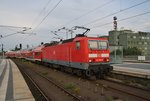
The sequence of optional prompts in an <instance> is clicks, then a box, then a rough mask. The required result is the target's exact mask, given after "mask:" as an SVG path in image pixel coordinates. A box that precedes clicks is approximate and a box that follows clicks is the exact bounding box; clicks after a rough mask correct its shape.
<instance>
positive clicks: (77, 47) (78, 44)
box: [76, 41, 80, 50]
mask: <svg viewBox="0 0 150 101" xmlns="http://www.w3.org/2000/svg"><path fill="white" fill-rule="evenodd" d="M76 49H78V50H79V49H80V41H77V42H76Z"/></svg>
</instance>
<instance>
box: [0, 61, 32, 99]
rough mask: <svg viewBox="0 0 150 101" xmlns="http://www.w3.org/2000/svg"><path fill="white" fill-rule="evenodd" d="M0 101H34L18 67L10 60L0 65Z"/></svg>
mask: <svg viewBox="0 0 150 101" xmlns="http://www.w3.org/2000/svg"><path fill="white" fill-rule="evenodd" d="M0 101H35V99H34V97H33V95H32V93H31V91H30V89H29V88H28V86H27V84H26V82H25V80H24V78H23V76H22V74H21V73H20V71H19V69H18V67H17V66H16V64H15V63H14V62H13V61H12V60H10V59H3V60H2V61H1V63H0Z"/></svg>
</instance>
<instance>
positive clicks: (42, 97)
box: [19, 68, 51, 101]
mask: <svg viewBox="0 0 150 101" xmlns="http://www.w3.org/2000/svg"><path fill="white" fill-rule="evenodd" d="M19 69H20V71H21V73H22V74H23V75H24V76H26V77H27V78H28V79H29V80H30V81H31V83H32V84H33V85H34V87H35V88H36V90H38V92H39V93H40V94H39V95H40V97H41V99H42V100H43V101H51V100H50V98H48V97H47V96H46V95H45V93H44V92H43V91H42V89H41V88H40V87H39V86H38V85H37V84H36V83H35V82H34V80H33V79H32V78H31V77H30V76H29V75H28V74H27V73H26V72H25V71H24V70H23V69H22V68H19Z"/></svg>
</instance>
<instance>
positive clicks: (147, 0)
mask: <svg viewBox="0 0 150 101" xmlns="http://www.w3.org/2000/svg"><path fill="white" fill-rule="evenodd" d="M149 1H150V0H145V1H143V2H140V3H138V4H135V5H133V6H130V7H127V8H124V9H122V10H119V11H117V12H114V13H111V14H108V15H106V16H104V17H101V18H98V19H95V20H93V21H90V22H88V23H86V24H84V25H82V26H87V25H89V24H92V23H95V22H97V21H100V20H103V19H105V18H107V17H109V16H112V15H115V14H118V13H121V12H123V11H126V10H129V9H131V8H134V7H136V6H139V5H142V4H144V3H147V2H149Z"/></svg>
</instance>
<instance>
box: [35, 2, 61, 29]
mask: <svg viewBox="0 0 150 101" xmlns="http://www.w3.org/2000/svg"><path fill="white" fill-rule="evenodd" d="M61 2H62V0H59V2H58V3H57V4H56V5H55V6H54V7H53V8H52V9H51V10H50V11H49V12H48V14H47V15H46V16H45V17H44V18H43V19H42V20H41V22H40V23H39V24H38V25H37V26H36V27H35V28H34V29H33V31H35V30H36V29H37V28H38V27H39V26H40V25H41V24H42V23H43V22H44V20H45V19H46V18H47V17H48V16H49V15H50V14H51V13H52V12H53V11H54V10H55V9H56V8H57V6H58V5H59V4H60V3H61ZM33 31H32V32H33Z"/></svg>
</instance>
